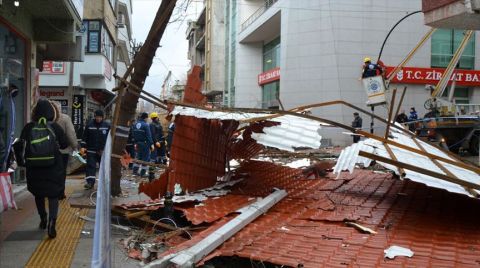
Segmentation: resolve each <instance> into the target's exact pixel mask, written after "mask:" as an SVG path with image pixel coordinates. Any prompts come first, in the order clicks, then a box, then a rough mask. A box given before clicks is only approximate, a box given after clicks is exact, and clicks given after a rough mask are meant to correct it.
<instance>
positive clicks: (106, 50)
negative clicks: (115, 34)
mask: <svg viewBox="0 0 480 268" xmlns="http://www.w3.org/2000/svg"><path fill="white" fill-rule="evenodd" d="M102 54H103V55H104V56H105V57H106V58H107V59H108V61H109V62H112V59H113V41H112V38H110V35H109V34H108V32H107V31H106V30H105V31H102Z"/></svg>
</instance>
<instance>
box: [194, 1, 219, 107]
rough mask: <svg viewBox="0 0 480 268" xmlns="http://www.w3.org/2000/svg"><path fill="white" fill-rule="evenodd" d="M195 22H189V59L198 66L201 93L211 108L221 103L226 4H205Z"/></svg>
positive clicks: (216, 2)
mask: <svg viewBox="0 0 480 268" xmlns="http://www.w3.org/2000/svg"><path fill="white" fill-rule="evenodd" d="M203 3H204V7H203V9H202V12H201V13H200V15H199V17H198V18H197V20H196V21H190V22H188V28H187V32H186V36H187V40H188V41H189V49H188V59H189V60H190V64H191V66H192V67H193V66H194V65H198V66H201V67H202V69H203V72H202V74H201V79H202V80H203V88H202V91H203V92H204V93H205V94H206V95H207V98H208V100H209V102H210V103H212V104H221V103H222V94H223V92H224V86H225V83H224V81H225V67H224V66H225V41H224V40H225V15H224V14H225V3H224V1H215V0H204V2H203Z"/></svg>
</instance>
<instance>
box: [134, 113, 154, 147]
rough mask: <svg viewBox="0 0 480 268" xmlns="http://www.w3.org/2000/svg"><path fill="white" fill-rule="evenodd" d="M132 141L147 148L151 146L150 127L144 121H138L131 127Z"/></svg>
mask: <svg viewBox="0 0 480 268" xmlns="http://www.w3.org/2000/svg"><path fill="white" fill-rule="evenodd" d="M133 139H134V140H135V143H136V144H139V143H141V144H145V143H146V144H147V145H148V146H149V147H150V145H152V144H153V139H152V132H151V131H150V126H149V125H148V124H147V122H145V120H144V119H140V120H138V121H137V123H136V124H135V125H134V126H133Z"/></svg>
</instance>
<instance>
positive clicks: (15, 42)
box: [0, 21, 27, 182]
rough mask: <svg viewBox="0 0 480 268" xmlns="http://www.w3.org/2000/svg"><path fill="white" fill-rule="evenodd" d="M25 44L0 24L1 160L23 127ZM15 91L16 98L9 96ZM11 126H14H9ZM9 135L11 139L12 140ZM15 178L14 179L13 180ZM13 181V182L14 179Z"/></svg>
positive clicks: (15, 34)
mask: <svg viewBox="0 0 480 268" xmlns="http://www.w3.org/2000/svg"><path fill="white" fill-rule="evenodd" d="M25 55H26V40H25V39H23V38H22V37H21V36H19V35H18V34H17V33H16V32H15V31H13V30H12V29H11V28H10V27H9V26H7V25H6V24H4V23H2V22H1V21H0V137H1V145H0V155H1V162H2V165H3V162H4V160H5V157H6V154H7V152H8V149H9V148H8V144H10V143H11V142H12V141H13V139H14V138H15V137H18V136H19V135H20V132H21V130H22V128H23V125H24V124H25V118H24V117H25V113H26V112H27V111H26V109H25V95H26V93H25V92H26V74H25V73H26V67H25ZM13 91H16V92H17V93H16V94H13V96H14V97H12V94H11V92H13ZM13 122H15V125H13V124H12V123H13ZM12 134H13V136H12ZM16 177H17V176H15V178H16ZM15 178H14V182H15V181H16V179H15Z"/></svg>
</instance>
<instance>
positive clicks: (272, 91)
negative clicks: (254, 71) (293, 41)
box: [262, 37, 280, 109]
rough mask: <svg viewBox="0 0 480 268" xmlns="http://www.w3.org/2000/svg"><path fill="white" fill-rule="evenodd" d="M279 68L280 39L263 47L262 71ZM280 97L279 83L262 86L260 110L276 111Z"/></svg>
mask: <svg viewBox="0 0 480 268" xmlns="http://www.w3.org/2000/svg"><path fill="white" fill-rule="evenodd" d="M279 66H280V37H278V38H275V39H274V40H273V41H271V42H269V43H267V44H265V45H264V46H263V71H264V72H266V71H269V70H271V69H274V68H277V67H279ZM279 95H280V81H274V82H271V83H268V84H265V85H263V86H262V108H264V109H278V108H279V102H278V99H279Z"/></svg>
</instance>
